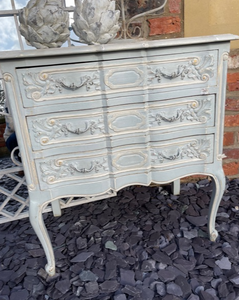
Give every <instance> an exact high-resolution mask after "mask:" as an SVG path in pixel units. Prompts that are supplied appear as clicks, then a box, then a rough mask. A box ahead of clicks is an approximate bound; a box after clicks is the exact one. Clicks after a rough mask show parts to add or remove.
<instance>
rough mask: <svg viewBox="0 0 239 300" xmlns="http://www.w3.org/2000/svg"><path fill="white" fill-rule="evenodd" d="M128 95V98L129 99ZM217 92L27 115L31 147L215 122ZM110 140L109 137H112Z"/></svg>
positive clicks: (199, 125)
mask: <svg viewBox="0 0 239 300" xmlns="http://www.w3.org/2000/svg"><path fill="white" fill-rule="evenodd" d="M127 100H128V99H126V102H127ZM214 107H215V95H205V96H194V97H185V98H178V99H169V100H168V101H160V103H159V102H156V103H151V102H149V103H148V104H147V105H146V103H143V104H141V105H125V106H113V107H112V108H107V109H105V110H104V111H103V109H92V110H84V111H77V112H75V111H74V112H68V113H67V114H66V113H65V112H64V113H55V114H54V113H53V114H41V115H40V116H38V115H37V116H30V117H27V125H28V130H29V133H30V136H31V138H30V139H31V141H32V149H33V150H34V151H35V150H41V149H48V148H52V147H54V148H55V147H62V146H64V143H76V142H79V143H81V141H85V142H89V141H96V142H97V139H101V140H102V139H105V138H107V137H109V136H111V137H112V138H113V139H116V138H122V135H125V134H126V135H127V136H128V135H129V134H130V133H133V135H135V133H136V132H137V133H147V134H149V135H150V132H154V131H158V130H159V131H160V132H159V135H160V133H162V132H163V131H167V132H170V131H172V132H173V131H175V130H176V129H179V128H180V130H187V129H188V127H189V126H190V128H194V130H195V131H196V130H197V128H202V127H203V128H207V127H213V126H214V125H215V120H214ZM109 142H110V141H109Z"/></svg>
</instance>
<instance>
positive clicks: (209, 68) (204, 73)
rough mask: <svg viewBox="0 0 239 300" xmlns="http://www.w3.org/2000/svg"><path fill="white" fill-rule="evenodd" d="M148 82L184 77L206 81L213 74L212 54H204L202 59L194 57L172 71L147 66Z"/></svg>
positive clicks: (182, 78)
mask: <svg viewBox="0 0 239 300" xmlns="http://www.w3.org/2000/svg"><path fill="white" fill-rule="evenodd" d="M148 69H149V78H148V81H149V83H152V81H153V80H154V79H156V80H157V81H158V82H161V79H162V78H165V79H168V80H173V79H175V78H181V80H184V79H185V78H188V79H192V80H196V79H197V80H200V81H208V80H209V79H210V78H212V77H213V76H214V57H213V55H205V56H204V57H203V60H202V61H200V59H199V58H197V57H195V58H193V59H191V60H189V61H188V63H187V64H185V65H178V66H177V67H176V70H175V71H174V72H171V73H168V72H167V71H166V70H165V69H164V68H156V69H155V70H153V69H152V67H149V68H148Z"/></svg>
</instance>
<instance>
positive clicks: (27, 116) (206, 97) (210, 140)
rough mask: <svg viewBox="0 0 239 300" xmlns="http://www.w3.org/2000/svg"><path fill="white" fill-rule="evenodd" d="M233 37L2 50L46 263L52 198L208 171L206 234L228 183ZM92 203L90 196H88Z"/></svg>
mask: <svg viewBox="0 0 239 300" xmlns="http://www.w3.org/2000/svg"><path fill="white" fill-rule="evenodd" d="M236 38H237V37H236V36H234V35H229V34H228V35H219V36H209V37H198V38H183V39H172V40H160V41H130V42H125V41H124V42H121V41H118V42H114V43H112V44H108V45H99V46H83V47H71V48H61V49H49V50H28V51H24V52H21V51H15V52H2V53H1V54H0V65H1V72H2V75H3V78H4V81H5V88H6V93H7V97H8V99H9V102H10V109H11V113H12V115H13V118H14V124H15V128H16V134H17V138H18V142H19V148H20V152H21V156H22V162H23V167H24V171H25V175H26V180H27V184H28V190H29V196H30V220H31V223H32V226H33V228H34V229H35V231H36V234H37V235H38V237H39V239H40V241H41V243H42V245H43V247H44V250H45V253H46V256H47V260H48V264H47V266H46V270H47V272H48V273H49V274H50V275H53V274H54V273H55V261H54V254H53V250H52V246H51V242H50V239H49V237H48V234H47V231H46V229H45V226H44V223H43V220H42V209H43V207H44V206H45V205H46V204H48V203H49V202H51V201H53V200H56V199H58V198H61V197H66V196H95V195H97V196H100V195H102V198H103V197H104V194H105V193H106V192H109V191H114V192H116V191H117V190H119V189H121V188H123V187H126V186H129V185H135V184H140V185H149V184H150V183H152V182H154V183H158V184H163V183H166V182H172V181H174V180H178V179H179V178H182V177H184V176H188V175H193V174H206V175H209V176H211V178H212V180H213V182H214V185H215V189H214V194H213V196H212V200H211V204H210V213H209V222H208V227H209V234H210V238H211V240H215V239H216V237H217V232H216V230H215V218H216V213H217V209H218V205H219V202H220V200H221V197H222V194H223V191H224V186H225V179H224V173H223V170H222V158H223V154H222V138H223V127H224V101H225V88H226V74H227V59H228V51H229V44H230V40H233V39H236ZM89 201H90V200H89Z"/></svg>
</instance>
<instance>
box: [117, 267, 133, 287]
mask: <svg viewBox="0 0 239 300" xmlns="http://www.w3.org/2000/svg"><path fill="white" fill-rule="evenodd" d="M120 283H121V284H122V285H131V286H135V284H136V282H135V272H134V271H133V270H125V269H122V268H121V269H120Z"/></svg>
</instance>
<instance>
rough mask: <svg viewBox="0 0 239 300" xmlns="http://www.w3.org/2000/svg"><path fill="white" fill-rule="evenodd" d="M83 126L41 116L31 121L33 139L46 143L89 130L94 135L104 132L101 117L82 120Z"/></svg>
mask: <svg viewBox="0 0 239 300" xmlns="http://www.w3.org/2000/svg"><path fill="white" fill-rule="evenodd" d="M83 123H84V126H83V127H80V126H79V127H78V126H75V125H74V124H73V123H72V122H61V121H60V120H56V119H49V118H42V119H37V120H34V121H33V122H32V128H33V132H34V137H35V141H36V142H37V143H40V144H42V145H46V144H48V143H49V142H51V141H53V140H57V139H59V138H62V137H64V136H65V137H67V136H69V135H70V134H72V135H81V134H83V133H86V132H89V133H90V134H91V135H94V134H95V133H96V132H97V131H98V132H101V133H105V129H104V122H103V117H99V118H98V119H96V120H88V121H84V122H83Z"/></svg>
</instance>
